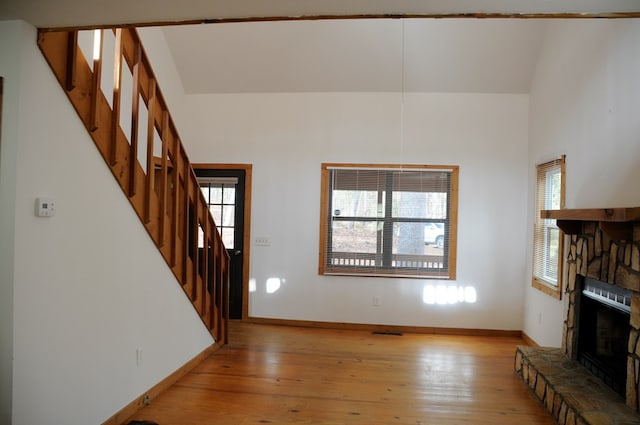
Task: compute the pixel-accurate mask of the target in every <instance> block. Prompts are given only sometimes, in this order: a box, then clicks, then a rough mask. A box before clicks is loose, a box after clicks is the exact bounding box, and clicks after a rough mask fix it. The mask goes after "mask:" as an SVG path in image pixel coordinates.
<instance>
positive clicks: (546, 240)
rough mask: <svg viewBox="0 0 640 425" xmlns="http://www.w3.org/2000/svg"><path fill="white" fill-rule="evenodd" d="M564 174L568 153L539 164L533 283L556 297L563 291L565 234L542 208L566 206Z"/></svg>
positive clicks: (554, 208)
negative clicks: (548, 217)
mask: <svg viewBox="0 0 640 425" xmlns="http://www.w3.org/2000/svg"><path fill="white" fill-rule="evenodd" d="M564 174H565V157H564V155H563V156H562V157H561V158H559V159H556V160H554V161H549V162H545V163H544V164H540V165H537V166H536V202H535V206H536V207H535V208H536V210H535V222H534V229H533V281H532V285H533V286H534V287H535V288H538V289H540V290H541V291H543V292H545V293H547V294H549V295H551V296H554V297H556V298H560V297H561V294H562V281H561V279H560V276H561V275H562V273H561V270H562V260H563V250H562V239H563V233H562V231H561V230H560V229H558V226H557V225H556V221H555V220H548V219H542V218H540V211H542V210H557V209H560V208H564V182H565V175H564Z"/></svg>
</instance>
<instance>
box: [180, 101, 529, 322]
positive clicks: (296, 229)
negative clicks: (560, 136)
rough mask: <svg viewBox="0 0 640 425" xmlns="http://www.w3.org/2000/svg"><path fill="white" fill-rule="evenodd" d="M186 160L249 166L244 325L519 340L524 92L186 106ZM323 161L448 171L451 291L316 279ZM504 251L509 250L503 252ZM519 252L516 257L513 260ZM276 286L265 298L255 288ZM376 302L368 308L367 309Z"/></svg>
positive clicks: (396, 282)
mask: <svg viewBox="0 0 640 425" xmlns="http://www.w3.org/2000/svg"><path fill="white" fill-rule="evenodd" d="M183 101H184V106H183V108H184V109H183V110H181V111H180V115H181V117H182V118H183V122H182V124H183V125H182V126H181V127H180V129H179V130H180V133H181V135H182V138H183V142H184V143H185V146H186V148H187V152H188V153H189V156H190V158H191V159H192V160H193V161H195V162H230V163H233V162H236V163H252V164H253V165H254V168H253V178H254V181H253V200H252V207H253V211H252V224H251V228H252V232H253V236H254V237H253V239H255V237H258V236H268V237H269V238H270V240H271V245H270V246H267V247H265V246H253V245H252V247H251V253H252V258H251V278H252V279H255V281H256V291H255V292H253V293H251V298H250V315H251V316H254V317H268V318H281V319H298V320H312V321H336V322H354V323H381V324H394V325H415V326H438V327H461V328H481V329H521V327H522V308H523V299H524V290H525V288H524V287H523V285H522V281H523V279H524V272H525V266H526V260H525V248H524V246H525V238H526V216H527V211H526V207H527V205H526V200H527V197H526V187H527V172H526V170H527V132H528V128H527V116H528V97H527V96H526V95H491V94H486V95H483V94H405V96H404V111H405V116H404V141H403V142H402V143H401V142H400V109H401V108H400V105H401V95H400V94H398V93H324V94H319V93H315V94H314V93H307V94H304V93H301V94H237V95H191V96H185V98H184V100H183ZM322 162H355V163H402V162H404V163H418V164H454V165H460V195H459V206H460V208H459V209H460V213H459V222H458V229H459V239H458V255H457V257H458V261H457V264H458V277H457V279H456V280H455V281H452V282H448V281H428V280H416V279H393V278H358V277H339V276H331V277H329V276H319V275H318V273H317V270H318V237H319V235H318V231H319V230H318V229H319V208H320V207H319V202H320V164H321V163H322ZM514 247H516V248H515V249H514ZM518 247H520V248H521V249H518ZM273 277H275V278H280V279H284V282H283V283H282V285H281V288H280V289H279V290H278V291H277V292H275V293H273V294H267V293H266V290H265V283H266V280H267V279H269V278H273ZM434 284H444V285H449V284H452V285H458V286H473V287H474V288H475V289H476V291H477V302H476V303H474V304H456V305H426V304H425V303H423V301H422V294H423V290H424V288H425V286H426V285H434ZM374 296H377V297H380V298H381V304H382V305H381V306H380V307H373V306H372V298H373V297H374Z"/></svg>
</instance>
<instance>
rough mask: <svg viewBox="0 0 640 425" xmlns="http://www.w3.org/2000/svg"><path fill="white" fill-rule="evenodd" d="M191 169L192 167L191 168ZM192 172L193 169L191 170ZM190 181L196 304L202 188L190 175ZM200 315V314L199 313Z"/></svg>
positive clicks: (195, 295) (192, 299)
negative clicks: (191, 185) (191, 184)
mask: <svg viewBox="0 0 640 425" xmlns="http://www.w3.org/2000/svg"><path fill="white" fill-rule="evenodd" d="M189 168H191V167H189ZM189 172H191V169H189ZM189 180H192V182H193V183H194V184H193V209H192V211H191V215H192V218H193V227H192V228H191V229H189V230H191V237H192V242H191V243H192V244H193V246H192V247H191V249H192V251H193V258H192V259H191V260H192V263H193V267H192V269H191V277H192V279H193V287H192V288H191V301H193V302H195V301H196V300H197V299H198V276H199V272H200V246H199V245H200V241H199V237H200V217H199V215H200V214H198V209H199V207H200V193H199V192H200V186H199V185H198V182H197V181H195V178H194V177H192V176H191V174H189ZM198 313H199V312H198Z"/></svg>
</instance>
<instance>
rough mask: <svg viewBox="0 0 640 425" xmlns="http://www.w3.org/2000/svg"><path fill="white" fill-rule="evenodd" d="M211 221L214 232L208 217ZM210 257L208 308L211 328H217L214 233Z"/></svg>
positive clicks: (211, 236) (210, 229)
mask: <svg viewBox="0 0 640 425" xmlns="http://www.w3.org/2000/svg"><path fill="white" fill-rule="evenodd" d="M207 221H208V222H209V232H210V233H212V232H213V231H214V230H212V229H215V227H214V228H212V227H211V225H212V224H213V223H212V221H211V220H210V219H207ZM209 236H210V239H209V244H210V245H209V257H208V258H207V263H208V264H207V271H208V273H207V296H208V299H209V304H208V306H207V307H208V310H209V326H208V328H209V330H213V329H215V326H216V316H215V288H216V285H215V279H214V277H215V272H216V267H215V243H214V242H213V235H209Z"/></svg>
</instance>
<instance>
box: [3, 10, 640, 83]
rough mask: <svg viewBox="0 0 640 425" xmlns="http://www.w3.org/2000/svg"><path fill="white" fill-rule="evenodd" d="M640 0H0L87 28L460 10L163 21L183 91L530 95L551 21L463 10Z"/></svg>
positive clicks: (28, 17) (38, 21)
mask: <svg viewBox="0 0 640 425" xmlns="http://www.w3.org/2000/svg"><path fill="white" fill-rule="evenodd" d="M639 11H640V0H527V1H524V0H447V1H443V0H367V1H362V0H305V1H301V0H269V1H265V0H180V1H178V0H133V1H131V0H109V1H104V0H0V20H6V19H22V20H25V21H27V22H29V23H31V24H33V25H34V26H37V27H62V26H71V27H92V26H108V25H119V24H130V23H135V24H146V23H163V24H167V23H172V22H184V21H187V20H195V21H199V22H200V21H202V20H219V19H241V20H242V19H247V18H249V19H255V18H267V19H269V18H271V19H273V18H274V17H275V18H281V17H290V18H291V17H294V18H299V17H326V16H350V17H354V16H360V17H361V15H367V16H376V17H380V16H381V15H385V16H386V15H389V14H391V15H403V14H404V15H406V14H412V15H421V16H425V15H426V16H441V15H451V14H452V15H456V16H458V18H457V19H433V18H422V19H349V20H345V19H340V20H324V19H323V20H291V21H277V22H276V21H272V22H241V23H224V24H222V23H217V24H211V25H191V26H172V27H164V28H163V32H164V35H165V38H166V40H167V42H168V44H169V46H170V49H171V52H172V55H173V56H174V59H175V62H176V64H177V67H178V71H179V74H180V78H181V80H182V83H183V86H184V88H185V90H186V92H188V93H243V92H300V91H311V92H334V91H401V90H404V91H429V92H487V93H526V92H528V91H529V86H530V83H531V76H532V74H533V71H534V67H535V63H536V60H537V56H538V51H539V49H540V45H541V43H542V40H543V38H544V34H545V28H546V26H547V21H546V20H544V19H528V20H524V19H505V18H500V19H462V18H460V16H461V15H464V14H488V15H505V14H516V15H521V14H540V15H546V14H558V13H571V14H585V15H586V16H602V15H606V14H610V13H627V14H631V13H637V16H640V13H638V12H639Z"/></svg>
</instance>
